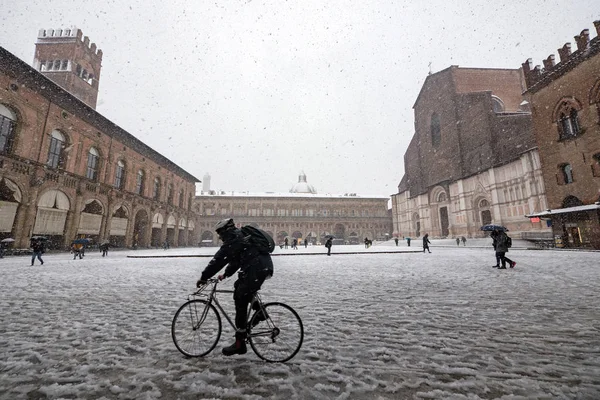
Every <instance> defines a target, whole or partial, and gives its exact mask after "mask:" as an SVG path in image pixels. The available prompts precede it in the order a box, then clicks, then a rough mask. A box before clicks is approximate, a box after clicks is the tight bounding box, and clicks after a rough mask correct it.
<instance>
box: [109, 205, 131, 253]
mask: <svg viewBox="0 0 600 400" xmlns="http://www.w3.org/2000/svg"><path fill="white" fill-rule="evenodd" d="M128 222H129V211H128V210H127V208H125V206H124V205H122V204H121V205H117V206H116V207H115V208H114V211H113V213H112V215H111V221H110V232H109V239H108V240H109V241H110V244H111V245H112V246H113V247H125V235H126V234H127V223H128Z"/></svg>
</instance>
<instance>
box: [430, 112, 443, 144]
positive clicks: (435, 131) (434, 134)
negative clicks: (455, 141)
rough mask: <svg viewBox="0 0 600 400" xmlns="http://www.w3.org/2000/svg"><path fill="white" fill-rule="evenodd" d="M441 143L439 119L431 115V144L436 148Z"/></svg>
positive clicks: (434, 114)
mask: <svg viewBox="0 0 600 400" xmlns="http://www.w3.org/2000/svg"><path fill="white" fill-rule="evenodd" d="M441 141H442V132H441V128H440V117H439V116H438V115H437V114H436V113H433V115H432V116H431V144H432V145H433V146H434V147H437V146H438V145H439V144H440V142H441Z"/></svg>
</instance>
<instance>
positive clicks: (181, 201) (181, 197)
mask: <svg viewBox="0 0 600 400" xmlns="http://www.w3.org/2000/svg"><path fill="white" fill-rule="evenodd" d="M184 197H185V196H184V194H183V189H181V190H180V191H179V208H183V198H184Z"/></svg>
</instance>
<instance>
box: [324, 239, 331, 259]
mask: <svg viewBox="0 0 600 400" xmlns="http://www.w3.org/2000/svg"><path fill="white" fill-rule="evenodd" d="M331 246H333V238H331V237H330V238H327V241H326V242H325V247H327V255H328V256H330V255H331Z"/></svg>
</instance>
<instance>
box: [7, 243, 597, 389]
mask: <svg viewBox="0 0 600 400" xmlns="http://www.w3.org/2000/svg"><path fill="white" fill-rule="evenodd" d="M419 244H420V241H419V240H413V242H412V247H411V248H408V247H406V243H405V242H403V241H400V246H398V247H396V246H395V245H394V243H393V241H389V242H385V243H376V244H375V245H374V246H373V247H371V248H370V249H364V245H357V246H334V247H333V249H332V256H331V257H327V256H326V255H325V253H326V249H325V248H324V247H323V246H309V247H308V248H307V249H304V247H303V246H302V247H299V249H298V250H292V249H287V250H285V249H283V250H282V249H279V248H277V249H276V254H294V256H289V257H281V256H275V257H274V263H275V275H274V277H273V278H272V279H270V280H268V281H267V282H266V283H265V284H264V286H263V290H262V293H263V299H264V300H266V301H269V300H272V301H283V302H285V303H287V304H289V305H291V306H292V307H294V308H295V309H296V310H297V311H298V313H299V314H300V316H301V317H302V320H303V323H304V327H305V341H304V344H303V347H302V349H301V350H300V352H299V353H298V354H297V355H296V357H295V358H293V359H292V360H290V361H289V362H287V363H285V364H268V363H265V362H263V361H261V360H260V359H259V358H258V357H257V356H256V355H255V354H254V353H253V352H252V351H251V349H249V351H248V353H247V354H245V355H243V356H234V357H230V358H226V357H224V356H223V355H221V353H220V348H221V347H223V346H224V345H228V344H229V342H230V340H231V338H232V337H233V332H232V330H231V328H230V327H229V326H225V331H224V334H223V336H222V338H221V342H220V343H219V346H218V348H217V349H215V351H213V352H212V353H211V354H209V355H208V356H206V357H204V358H196V359H193V358H185V357H184V356H183V355H182V354H180V353H179V352H178V351H177V349H176V348H175V346H174V345H173V343H172V341H171V336H170V325H171V320H172V318H173V315H174V314H175V312H176V311H177V309H178V307H179V306H180V305H181V304H183V302H184V301H185V300H186V297H187V294H189V293H191V291H192V289H193V285H194V283H195V281H196V279H198V277H199V275H200V272H201V271H202V269H203V267H204V266H205V265H206V263H207V262H208V260H209V258H208V257H207V258H197V257H169V258H128V257H127V256H165V255H169V256H176V255H197V256H202V255H204V256H208V255H211V254H213V253H214V252H215V251H216V248H189V249H170V250H167V251H164V250H138V251H111V252H110V253H109V256H108V257H106V258H102V257H101V256H100V253H97V252H92V251H88V252H87V253H86V256H85V258H84V259H83V260H73V259H72V257H71V255H70V254H66V253H65V254H46V255H45V256H44V261H45V264H44V266H40V265H39V263H37V262H36V265H35V266H34V267H31V266H30V265H29V264H30V259H29V258H28V257H6V258H4V259H0V273H1V274H2V279H1V281H0V305H1V307H2V314H1V319H0V349H1V350H0V352H1V356H0V371H1V374H0V399H11V400H12V399H25V398H49V399H75V398H76V399H262V398H275V399H596V398H600V334H599V333H600V332H599V330H600V311H599V307H598V280H599V279H598V278H599V276H600V268H599V267H600V262H599V260H600V253H598V252H583V251H579V252H573V251H560V250H537V251H534V250H527V249H525V248H524V246H523V243H519V241H517V240H515V248H513V249H511V251H510V253H509V256H510V258H512V259H514V260H515V261H516V262H517V266H516V268H514V269H507V270H497V269H493V268H491V266H492V265H493V264H494V263H495V257H494V254H493V250H492V249H491V248H490V246H489V240H484V239H482V240H475V239H470V240H468V242H467V246H466V247H464V246H462V244H461V245H460V246H456V244H455V243H454V242H453V240H446V241H443V240H432V246H431V250H432V254H424V253H422V252H412V253H411V252H396V253H378V252H380V251H392V252H393V251H407V250H412V251H418V250H419ZM343 251H350V252H353V251H356V252H358V253H359V254H347V255H341V254H339V253H340V252H343ZM315 253H319V254H315ZM360 253H362V254H360ZM232 283H233V279H230V280H227V281H226V282H225V283H223V284H222V285H223V287H224V288H230V287H231V285H232ZM226 296H229V295H226ZM222 300H224V301H223V303H225V304H226V305H227V306H232V305H233V304H232V301H231V299H228V298H227V297H222ZM230 310H231V311H233V310H232V307H231V308H230Z"/></svg>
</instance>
